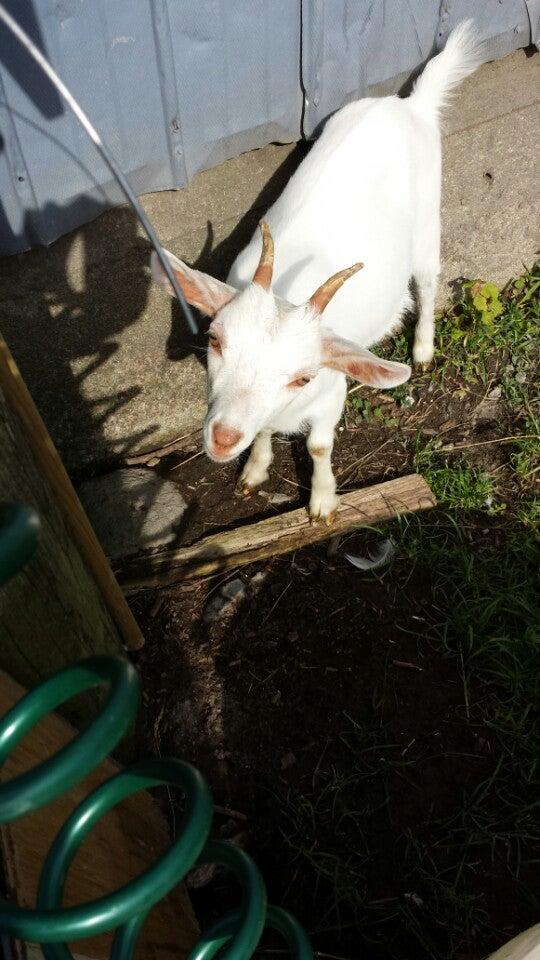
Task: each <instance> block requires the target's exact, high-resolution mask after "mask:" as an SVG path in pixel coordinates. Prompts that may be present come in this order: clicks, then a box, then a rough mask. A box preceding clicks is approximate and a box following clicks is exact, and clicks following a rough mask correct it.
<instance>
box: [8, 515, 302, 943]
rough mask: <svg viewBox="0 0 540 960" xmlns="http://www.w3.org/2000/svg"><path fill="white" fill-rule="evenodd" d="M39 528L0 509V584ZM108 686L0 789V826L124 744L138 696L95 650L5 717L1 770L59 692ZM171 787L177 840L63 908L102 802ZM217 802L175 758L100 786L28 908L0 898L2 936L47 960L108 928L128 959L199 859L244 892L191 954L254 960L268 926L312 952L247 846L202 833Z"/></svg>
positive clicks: (129, 678)
mask: <svg viewBox="0 0 540 960" xmlns="http://www.w3.org/2000/svg"><path fill="white" fill-rule="evenodd" d="M38 528H39V524H38V522H37V518H36V515H35V514H34V513H33V511H31V510H28V509H27V508H25V507H20V506H17V505H9V506H3V507H0V584H1V583H2V582H5V581H6V580H7V579H8V578H9V577H10V576H12V575H13V574H14V573H15V572H16V570H17V569H19V568H20V567H21V566H22V565H23V564H24V563H25V562H26V561H27V560H28V558H29V556H30V555H31V554H32V552H33V549H34V547H35V543H36V542H37V531H38ZM104 684H106V685H107V686H108V696H107V699H106V702H105V704H104V706H103V708H102V710H101V713H100V714H99V716H98V717H97V718H96V719H95V720H94V722H93V723H92V724H91V726H89V727H88V728H87V729H86V730H85V731H84V732H83V733H80V734H78V735H77V736H76V737H75V739H74V740H73V741H72V742H71V743H69V744H67V745H66V746H65V747H63V748H62V749H61V750H60V751H59V752H58V753H57V754H56V755H55V756H53V757H50V758H49V759H47V760H45V761H44V762H43V763H41V764H40V765H39V766H37V767H35V768H34V769H33V770H29V771H27V772H26V773H23V774H21V775H19V776H18V777H16V778H15V779H13V780H11V781H9V782H7V783H3V784H1V785H0V824H5V823H9V822H10V821H12V820H15V819H17V818H19V817H22V816H24V815H25V814H28V813H31V812H32V811H34V810H38V809H39V808H40V807H43V806H45V805H46V804H47V803H50V802H51V801H52V800H54V799H55V797H57V796H59V795H60V794H61V793H63V792H64V791H66V790H68V789H70V788H71V787H73V786H75V784H77V783H80V782H81V781H82V780H83V779H84V777H85V776H86V775H87V774H88V773H89V772H90V771H91V770H92V769H93V768H94V767H96V766H98V764H99V763H101V761H102V760H104V759H105V757H106V756H107V754H108V753H109V752H110V751H111V750H112V749H113V748H114V747H115V746H116V745H117V744H118V743H119V741H120V740H121V739H122V737H123V736H124V734H125V733H126V731H127V729H128V727H129V726H130V724H131V723H132V721H133V719H134V717H135V714H136V711H137V706H138V703H139V693H140V683H139V677H138V675H137V672H136V670H135V668H134V667H133V666H132V665H131V664H130V663H129V662H128V661H127V660H124V659H122V658H120V657H91V658H90V659H88V660H84V661H83V662H82V663H79V664H76V665H75V666H72V667H67V668H65V669H64V670H61V671H60V672H59V673H57V674H55V675H54V676H52V677H51V678H50V679H49V680H47V681H45V682H44V683H42V684H40V686H39V687H36V688H35V689H34V690H32V691H31V692H30V693H28V694H26V695H25V696H24V697H23V698H22V699H21V700H20V701H19V702H18V703H17V704H15V706H14V707H13V708H12V709H11V710H10V711H9V712H8V714H7V715H6V716H5V717H4V718H3V719H2V720H1V721H0V767H1V765H2V764H3V763H4V762H5V761H6V760H7V758H8V756H9V755H10V754H11V752H12V751H13V750H14V749H15V747H16V746H17V744H18V743H19V742H20V741H21V740H22V739H23V737H24V736H25V735H26V734H27V733H28V732H29V730H31V729H32V727H34V726H35V725H36V724H37V723H38V722H39V721H40V720H41V719H42V718H43V717H44V716H46V715H47V714H48V713H49V712H50V711H52V710H55V709H56V708H57V707H58V706H60V705H61V704H62V703H64V702H65V701H66V700H68V699H70V698H71V697H73V696H75V695H76V694H78V693H82V692H83V691H85V690H90V689H92V688H95V687H97V686H102V685H104ZM164 784H166V785H168V786H170V787H176V788H178V789H180V790H181V791H182V793H183V794H184V796H185V801H186V802H185V813H184V815H183V819H182V823H181V824H180V828H179V832H178V836H177V838H176V839H175V840H174V841H173V843H172V845H171V846H170V848H169V849H168V850H167V851H166V852H165V853H164V854H163V855H162V856H161V858H160V859H159V860H158V861H157V862H156V863H155V864H154V865H153V866H151V867H149V868H148V869H147V870H146V871H145V872H144V873H142V874H140V876H138V877H136V878H135V879H134V880H131V881H130V882H129V883H128V884H126V885H125V886H124V887H122V888H121V889H119V890H116V891H114V892H113V893H110V894H107V895H106V896H104V897H101V898H100V899H98V900H94V901H92V902H88V903H84V904H80V905H78V906H74V907H68V908H63V907H62V897H63V890H64V884H65V880H66V877H67V873H68V870H69V867H70V864H71V862H72V860H73V858H74V856H75V854H76V852H77V850H78V848H79V846H80V845H81V844H82V842H83V841H84V839H85V838H86V836H87V835H88V834H89V833H90V831H91V830H92V828H93V826H94V825H95V824H96V823H97V821H98V820H100V819H101V817H103V816H104V815H105V814H106V813H107V812H108V811H109V810H111V809H112V808H113V807H114V806H115V805H116V804H117V803H119V802H120V801H122V800H124V799H125V798H126V797H129V796H131V795H132V794H134V793H137V792H138V791H139V790H144V789H149V788H150V787H156V786H160V785H164ZM212 815H213V804H212V796H211V793H210V789H209V787H208V785H207V784H206V781H205V780H204V778H203V777H202V776H201V774H200V773H199V771H198V770H196V769H195V768H194V767H192V766H191V765H190V764H188V763H184V762H182V761H180V760H176V759H174V758H164V759H151V760H144V761H141V762H139V763H137V764H135V765H134V766H132V767H130V768H129V769H126V770H122V771H120V772H119V773H118V774H116V775H115V776H114V777H111V779H110V780H107V781H105V783H102V784H101V785H100V786H99V787H97V789H95V790H94V791H93V792H92V793H91V794H90V795H89V796H88V797H86V799H85V800H83V802H82V803H81V804H79V806H78V807H77V808H76V809H75V810H74V811H73V813H72V814H71V816H70V817H69V818H68V820H67V821H66V822H65V824H64V826H63V827H62V828H61V830H60V832H59V833H58V835H57V837H56V839H55V840H54V842H53V844H52V847H51V849H50V850H49V853H48V854H47V857H46V859H45V863H44V864H43V868H42V871H41V877H40V882H39V889H38V895H37V903H36V907H35V909H29V908H22V907H18V906H17V905H15V904H13V903H11V902H8V901H6V900H4V899H2V898H0V933H3V934H5V935H8V936H12V937H16V938H19V939H22V940H28V941H31V942H33V943H39V944H40V945H41V948H42V952H43V956H44V957H45V960H73V958H72V954H71V952H70V950H69V949H68V947H67V946H66V941H74V940H80V939H82V938H84V937H90V936H94V935H96V934H99V933H104V932H106V931H111V930H115V931H116V932H115V936H114V940H113V946H112V953H111V960H132V958H133V956H134V953H135V948H136V943H137V938H138V935H139V933H140V930H141V928H142V926H143V924H144V921H145V919H146V917H147V915H148V913H149V911H150V910H151V909H152V907H153V906H154V905H155V904H156V903H157V902H158V901H159V900H161V899H162V898H163V897H164V896H166V895H167V894H168V893H169V891H170V890H171V889H172V888H173V887H174V886H176V884H178V883H180V881H181V880H182V879H183V878H184V877H185V876H186V874H187V873H188V872H189V871H190V870H191V869H192V868H193V867H194V866H196V865H199V864H201V863H219V864H221V865H223V866H225V867H226V868H227V869H228V870H230V871H231V872H232V873H233V874H234V875H235V877H236V878H237V880H238V881H239V883H240V886H241V887H242V890H243V903H242V907H241V909H240V910H239V911H237V912H235V913H230V914H228V915H227V916H225V917H223V918H222V919H221V920H220V921H218V922H217V923H216V924H214V925H213V926H212V928H211V929H209V930H207V931H206V932H205V933H203V935H202V939H201V940H200V941H199V943H198V944H197V946H195V947H194V948H193V950H192V951H191V953H190V954H189V958H188V960H210V958H212V957H219V960H249V958H250V957H252V956H253V954H254V951H255V950H256V949H257V945H258V944H259V941H260V938H261V936H262V933H263V931H264V929H265V928H269V929H273V930H275V931H277V932H278V933H279V934H280V935H281V937H282V938H283V939H284V941H285V943H286V944H287V947H288V949H289V955H290V957H291V958H293V960H313V951H312V948H311V946H310V943H309V941H308V939H307V936H306V934H305V933H304V931H303V929H302V928H301V927H300V926H299V924H298V923H297V922H296V920H295V919H294V918H293V917H292V916H291V915H290V914H289V913H287V912H286V911H285V910H282V909H281V908H280V907H274V906H268V905H267V900H266V889H265V885H264V881H263V879H262V876H261V874H260V873H259V871H258V869H257V867H256V866H255V864H254V863H253V861H252V860H251V859H250V857H248V856H247V854H245V853H244V852H243V851H242V850H240V849H238V848H237V847H233V846H231V845H230V844H227V843H222V842H219V841H215V840H209V834H210V829H211V825H212Z"/></svg>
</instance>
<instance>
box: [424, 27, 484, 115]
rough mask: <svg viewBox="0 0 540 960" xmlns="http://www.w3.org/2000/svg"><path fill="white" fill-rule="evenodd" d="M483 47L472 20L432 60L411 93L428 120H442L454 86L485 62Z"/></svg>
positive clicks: (452, 35)
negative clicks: (441, 113) (442, 114)
mask: <svg viewBox="0 0 540 960" xmlns="http://www.w3.org/2000/svg"><path fill="white" fill-rule="evenodd" d="M484 57H485V54H484V51H483V44H482V43H480V41H479V40H478V35H477V33H476V29H475V26H474V23H473V21H472V20H463V21H462V22H461V23H460V24H458V26H457V27H456V28H455V29H454V30H452V33H451V34H450V36H449V37H448V40H447V41H446V45H445V47H444V50H443V51H442V52H441V53H439V54H437V56H436V57H434V58H433V60H430V61H429V63H428V64H427V66H426V67H425V68H424V70H423V72H422V73H421V75H420V76H419V77H418V80H417V81H416V83H415V85H414V87H413V91H412V94H411V101H412V103H414V106H415V107H416V108H417V109H418V110H419V111H420V112H421V113H422V114H423V116H424V117H425V118H426V119H430V120H434V121H436V122H437V121H438V119H439V115H440V112H441V110H442V109H443V108H444V107H445V106H446V104H447V102H448V99H449V97H450V94H451V93H452V91H453V89H454V87H457V85H458V84H459V83H461V81H462V80H464V79H465V77H468V76H469V74H470V73H474V71H475V70H476V69H477V68H478V67H479V66H480V65H481V64H482V63H483V62H484Z"/></svg>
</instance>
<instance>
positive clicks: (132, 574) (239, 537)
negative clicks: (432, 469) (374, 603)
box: [118, 474, 436, 594]
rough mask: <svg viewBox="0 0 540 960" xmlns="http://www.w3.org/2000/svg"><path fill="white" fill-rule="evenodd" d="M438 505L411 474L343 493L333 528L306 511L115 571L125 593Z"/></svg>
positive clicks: (215, 570) (250, 560)
mask: <svg viewBox="0 0 540 960" xmlns="http://www.w3.org/2000/svg"><path fill="white" fill-rule="evenodd" d="M434 506H436V500H435V497H434V495H433V493H432V492H431V490H430V488H429V486H428V485H427V483H426V481H425V480H424V479H423V477H420V476H419V475H418V474H410V475H408V476H406V477H399V478H398V479H396V480H389V481H388V482H386V483H378V484H376V485H374V486H373V487H366V488H364V489H362V490H351V491H350V492H349V493H346V494H343V496H342V497H341V499H340V504H339V507H338V510H337V514H336V519H335V521H334V523H333V524H332V526H329V527H328V526H325V524H319V523H314V524H312V523H310V521H309V518H308V516H307V513H306V511H305V510H304V509H300V510H291V511H290V512H288V513H283V514H280V515H279V516H277V517H270V518H269V519H268V520H261V521H259V522H258V523H252V524H249V525H247V526H242V527H236V528H235V529H234V530H227V531H225V532H224V533H218V534H213V535H212V536H209V537H205V538H204V539H203V540H199V541H198V542H197V543H194V544H193V545H192V546H190V547H181V548H179V549H174V550H162V551H160V552H159V553H157V554H154V555H153V556H150V557H147V558H139V559H135V560H133V561H131V562H129V563H127V564H126V565H125V566H124V567H123V568H122V569H121V570H119V571H118V574H119V578H120V582H121V585H122V587H123V590H124V592H125V593H127V594H130V593H136V592H138V591H140V590H146V589H150V588H152V587H164V586H170V585H171V584H174V583H177V582H178V581H180V580H185V579H193V578H195V577H202V576H208V575H209V574H213V573H219V572H221V571H223V570H230V569H232V568H234V567H240V566H243V565H245V564H247V563H253V562H254V561H256V560H264V559H266V558H268V557H272V556H276V555H278V554H283V553H288V552H290V551H292V550H298V549H300V548H301V547H306V546H308V545H309V544H311V543H317V542H318V541H320V540H324V539H326V538H328V537H333V536H335V535H336V534H339V533H344V532H345V531H347V530H350V529H351V528H353V527H355V526H359V527H361V526H366V525H368V524H373V523H381V522H382V521H383V520H389V519H390V518H392V517H396V516H399V515H401V514H405V513H412V512H414V511H418V510H428V509H430V508H431V507H434Z"/></svg>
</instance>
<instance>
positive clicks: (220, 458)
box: [204, 443, 245, 463]
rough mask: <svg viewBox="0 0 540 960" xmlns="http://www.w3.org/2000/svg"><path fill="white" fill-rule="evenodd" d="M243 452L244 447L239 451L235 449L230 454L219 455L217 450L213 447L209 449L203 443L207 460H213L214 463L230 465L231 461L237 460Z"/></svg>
mask: <svg viewBox="0 0 540 960" xmlns="http://www.w3.org/2000/svg"><path fill="white" fill-rule="evenodd" d="M244 450H245V447H242V448H241V449H236V447H235V449H234V450H233V451H232V452H231V453H221V452H220V451H219V449H216V448H215V447H210V446H208V444H206V443H205V445H204V452H205V453H206V456H207V457H208V458H209V460H213V462H214V463H231V462H232V461H233V460H237V459H238V457H239V456H240V454H241V453H242V452H243V451H244Z"/></svg>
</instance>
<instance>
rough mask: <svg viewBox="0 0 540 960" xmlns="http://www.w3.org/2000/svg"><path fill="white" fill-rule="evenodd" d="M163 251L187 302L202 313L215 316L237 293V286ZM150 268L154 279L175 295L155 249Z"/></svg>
mask: <svg viewBox="0 0 540 960" xmlns="http://www.w3.org/2000/svg"><path fill="white" fill-rule="evenodd" d="M163 252H164V253H165V255H166V256H167V257H168V259H169V262H170V264H171V267H172V269H173V272H174V275H175V277H176V280H177V281H178V285H179V287H180V289H181V291H182V293H183V294H184V296H185V298H186V300H187V302H188V303H190V304H191V306H192V307H196V308H197V310H200V311H201V313H204V314H206V316H207V317H213V316H214V314H216V313H217V311H218V310H220V309H221V307H224V306H225V304H226V303H228V302H229V300H232V298H233V297H234V295H235V294H236V293H237V291H236V290H235V288H234V287H231V286H229V284H228V283H222V281H221V280H215V279H214V277H210V276H209V275H208V274H207V273H201V271H200V270H194V269H193V268H192V267H188V265H187V264H186V263H182V261H181V260H179V259H178V257H175V256H174V254H172V253H169V251H168V250H164V251H163ZM150 269H151V271H152V279H153V280H154V281H155V283H159V284H160V286H162V287H165V289H166V290H167V292H168V293H170V294H171V296H174V290H173V288H172V286H171V284H170V282H169V278H168V277H167V274H166V273H165V271H164V269H163V267H162V266H161V263H160V262H159V260H158V257H157V254H156V253H155V251H154V250H153V251H152V255H151V258H150Z"/></svg>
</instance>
